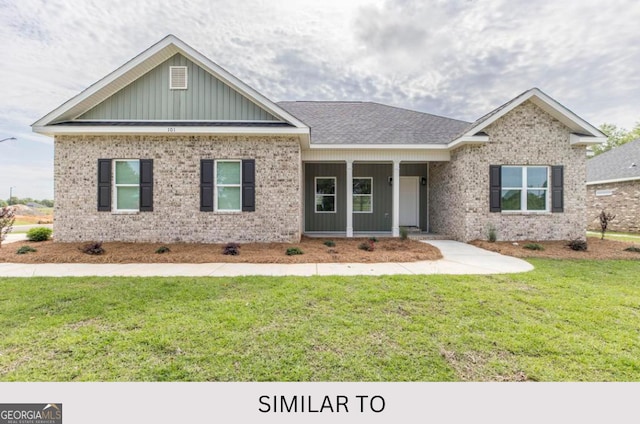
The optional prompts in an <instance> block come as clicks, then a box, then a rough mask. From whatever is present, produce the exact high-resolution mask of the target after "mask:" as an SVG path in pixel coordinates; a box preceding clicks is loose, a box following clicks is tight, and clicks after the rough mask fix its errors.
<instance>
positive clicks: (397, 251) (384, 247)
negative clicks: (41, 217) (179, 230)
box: [0, 237, 442, 264]
mask: <svg viewBox="0 0 640 424" xmlns="http://www.w3.org/2000/svg"><path fill="white" fill-rule="evenodd" d="M332 240H333V241H334V242H335V246H332V247H328V246H325V245H324V241H325V239H316V238H307V237H303V238H302V240H301V241H300V243H251V244H241V245H240V254H239V255H237V256H231V255H223V254H222V250H223V247H224V245H223V244H191V243H172V244H161V243H117V242H113V243H103V245H102V247H103V248H104V250H105V253H104V254H102V255H95V256H94V255H88V254H85V253H82V252H81V251H80V249H79V248H80V247H82V246H83V245H84V244H83V243H56V242H53V241H45V242H40V243H34V242H19V243H11V244H5V245H3V246H2V248H0V262H19V263H213V262H235V263H283V264H285V263H287V264H291V263H326V262H340V263H344V262H365V263H374V262H414V261H426V260H436V259H441V258H442V255H441V254H440V251H439V250H438V249H437V248H435V247H433V246H432V245H430V244H426V243H422V242H419V241H415V240H400V239H394V238H380V239H379V240H378V241H377V242H375V243H374V245H375V249H374V251H372V252H366V251H364V250H360V249H359V248H358V246H359V245H360V244H362V243H363V242H367V243H368V239H362V238H350V239H345V238H342V239H337V238H336V239H332ZM24 245H29V246H32V247H33V248H35V249H37V252H33V253H27V254H24V255H18V254H16V250H17V249H18V248H19V247H21V246H24ZM161 246H166V247H168V248H169V249H170V252H168V253H163V254H157V253H155V252H156V250H157V249H158V248H159V247H161ZM290 247H298V248H300V249H301V250H302V251H303V252H304V254H302V255H292V256H287V255H286V254H285V252H286V251H287V249H288V248H290Z"/></svg>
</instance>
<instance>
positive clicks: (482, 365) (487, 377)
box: [440, 348, 529, 382]
mask: <svg viewBox="0 0 640 424" xmlns="http://www.w3.org/2000/svg"><path fill="white" fill-rule="evenodd" d="M440 355H441V356H442V357H443V358H444V360H445V361H447V363H448V364H449V365H451V367H452V368H453V369H454V370H455V372H456V374H457V375H458V377H460V379H461V380H462V381H512V382H513V381H518V382H520V381H529V378H528V377H527V375H526V374H525V373H524V371H521V370H519V369H517V368H515V365H514V358H513V355H512V354H510V353H508V352H503V351H498V352H491V353H487V352H473V351H472V352H464V353H458V352H454V351H451V350H446V349H444V348H441V349H440ZM491 366H493V367H495V368H497V369H500V370H501V371H500V372H499V373H496V372H495V371H491V370H490V369H491Z"/></svg>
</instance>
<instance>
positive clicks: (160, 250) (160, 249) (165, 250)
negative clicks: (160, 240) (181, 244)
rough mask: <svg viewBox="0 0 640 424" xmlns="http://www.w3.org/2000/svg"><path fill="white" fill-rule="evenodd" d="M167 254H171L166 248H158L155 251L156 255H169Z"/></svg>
mask: <svg viewBox="0 0 640 424" xmlns="http://www.w3.org/2000/svg"><path fill="white" fill-rule="evenodd" d="M169 252H171V249H169V248H168V247H167V246H160V247H158V248H157V249H156V253H158V254H162V253H169Z"/></svg>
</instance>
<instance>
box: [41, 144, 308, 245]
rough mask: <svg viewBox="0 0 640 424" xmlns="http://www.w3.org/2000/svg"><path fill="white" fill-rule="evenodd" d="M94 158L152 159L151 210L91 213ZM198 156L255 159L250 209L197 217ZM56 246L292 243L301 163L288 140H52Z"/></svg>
mask: <svg viewBox="0 0 640 424" xmlns="http://www.w3.org/2000/svg"><path fill="white" fill-rule="evenodd" d="M100 158H112V159H138V158H143V159H153V160H154V182H153V190H154V199H153V207H154V210H153V212H140V213H135V214H116V213H112V212H97V162H98V159H100ZM200 159H255V160H256V187H255V190H256V210H255V212H237V213H235V212H234V213H216V212H200ZM54 161H55V163H54V183H55V199H56V202H55V210H54V236H55V239H56V240H57V241H62V242H73V241H91V240H95V241H100V240H102V241H128V242H165V243H168V242H202V243H219V242H228V241H236V242H248V241H260V242H276V241H278V242H296V241H298V240H299V239H300V228H301V225H300V222H301V206H300V205H301V193H300V190H301V184H300V175H301V168H300V167H301V165H300V164H301V160H300V147H299V142H298V140H297V139H296V138H294V137H260V136H251V137H248V136H220V137H215V136H118V135H114V136H81V135H79V136H56V138H55V160H54Z"/></svg>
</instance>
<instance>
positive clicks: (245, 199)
mask: <svg viewBox="0 0 640 424" xmlns="http://www.w3.org/2000/svg"><path fill="white" fill-rule="evenodd" d="M255 210H256V161H255V159H244V160H243V161H242V211H243V212H253V211H255Z"/></svg>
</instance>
